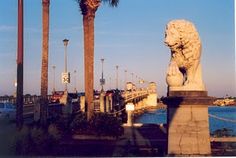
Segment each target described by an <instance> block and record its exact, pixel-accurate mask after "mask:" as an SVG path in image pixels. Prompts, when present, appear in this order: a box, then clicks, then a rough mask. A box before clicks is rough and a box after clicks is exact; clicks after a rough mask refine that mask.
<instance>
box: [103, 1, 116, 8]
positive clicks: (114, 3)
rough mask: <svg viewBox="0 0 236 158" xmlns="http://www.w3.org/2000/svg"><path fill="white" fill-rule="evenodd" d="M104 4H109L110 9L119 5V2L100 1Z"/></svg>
mask: <svg viewBox="0 0 236 158" xmlns="http://www.w3.org/2000/svg"><path fill="white" fill-rule="evenodd" d="M102 2H104V3H109V5H110V6H112V7H117V6H118V4H119V0H102Z"/></svg>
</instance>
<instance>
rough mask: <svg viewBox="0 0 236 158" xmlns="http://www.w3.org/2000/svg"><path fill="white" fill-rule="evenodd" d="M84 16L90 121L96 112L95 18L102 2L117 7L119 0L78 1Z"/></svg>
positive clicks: (87, 101)
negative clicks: (94, 102) (94, 100)
mask: <svg viewBox="0 0 236 158" xmlns="http://www.w3.org/2000/svg"><path fill="white" fill-rule="evenodd" d="M76 1H77V3H78V4H79V6H80V10H81V12H82V15H83V28H84V67H85V71H84V72H85V74H84V76H85V104H86V107H87V119H88V120H89V119H90V118H91V117H92V115H93V111H94V105H93V90H94V74H93V73H94V70H93V68H94V18H95V13H96V11H97V9H98V7H99V6H100V4H101V1H102V2H105V3H109V5H110V6H112V7H116V6H117V5H118V3H119V0H76Z"/></svg>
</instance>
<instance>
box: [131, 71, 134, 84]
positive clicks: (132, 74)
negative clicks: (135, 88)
mask: <svg viewBox="0 0 236 158" xmlns="http://www.w3.org/2000/svg"><path fill="white" fill-rule="evenodd" d="M131 76H132V80H131V81H132V83H134V73H133V72H132V73H131Z"/></svg>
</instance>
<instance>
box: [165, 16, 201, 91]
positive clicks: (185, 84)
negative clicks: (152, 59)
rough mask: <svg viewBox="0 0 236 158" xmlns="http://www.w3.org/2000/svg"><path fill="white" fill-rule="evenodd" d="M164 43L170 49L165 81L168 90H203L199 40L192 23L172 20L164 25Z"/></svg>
mask: <svg viewBox="0 0 236 158" xmlns="http://www.w3.org/2000/svg"><path fill="white" fill-rule="evenodd" d="M165 44H166V45H167V46H169V48H170V50H171V59H170V64H169V67H168V71H167V76H166V81H167V84H168V86H169V90H198V91H202V90H205V86H204V84H203V81H202V70H201V64H200V57H201V40H200V37H199V35H198V32H197V30H196V28H195V27H194V25H193V24H192V23H191V22H189V21H186V20H173V21H170V22H169V23H168V24H167V25H166V30H165Z"/></svg>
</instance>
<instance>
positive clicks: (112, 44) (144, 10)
mask: <svg viewBox="0 0 236 158" xmlns="http://www.w3.org/2000/svg"><path fill="white" fill-rule="evenodd" d="M234 8H235V6H234V0H120V3H119V5H118V7H117V8H112V7H110V6H108V5H107V4H102V5H101V6H100V7H99V8H98V10H97V12H96V17H95V51H94V54H95V58H94V75H95V80H94V84H95V89H98V90H99V89H101V87H100V85H99V79H100V78H101V67H102V66H101V60H100V59H101V58H104V59H105V61H104V78H105V80H106V84H105V89H109V88H115V87H116V85H115V78H116V68H115V66H116V65H118V66H119V69H118V78H119V85H118V86H119V88H123V87H124V85H125V84H124V80H125V72H124V71H125V70H127V81H131V80H132V79H131V73H134V81H135V82H136V81H137V80H136V78H142V79H144V80H146V81H148V82H151V81H152V82H156V83H157V92H158V95H159V96H166V89H167V84H166V81H165V77H166V71H167V67H168V64H169V61H170V50H169V48H168V47H167V46H165V45H164V42H163V41H164V32H165V26H166V24H167V23H168V22H169V21H170V20H174V19H186V20H189V21H191V22H192V23H194V25H195V27H196V28H197V30H198V32H199V35H200V38H201V41H202V56H201V63H202V71H203V81H204V83H205V85H206V90H207V91H208V94H209V95H211V96H217V97H223V96H226V95H229V96H236V75H235V67H236V65H235V59H236V58H235V18H234V17H235V15H234V14H235V13H234ZM82 26H83V25H82V15H81V12H80V10H79V7H78V5H77V4H76V2H75V0H51V4H50V37H49V93H51V91H52V88H53V86H52V85H53V68H52V66H53V65H55V66H56V68H55V78H56V80H55V88H56V90H63V89H64V85H63V84H62V83H61V73H62V72H63V71H64V45H63V42H62V40H63V39H65V38H67V39H69V44H68V49H67V50H68V71H69V72H71V83H70V84H69V85H68V89H69V91H73V89H74V87H76V88H77V90H78V91H83V90H84V70H83V69H84V66H83V58H84V56H83V30H82ZM24 31H25V32H24V94H27V93H30V94H40V75H41V74H40V73H41V49H42V48H41V47H42V44H41V40H42V5H41V0H24ZM0 43H1V44H0V95H5V94H8V95H12V94H13V93H14V92H15V89H16V88H15V86H14V82H15V80H16V51H17V0H7V1H3V0H1V1H0ZM75 70H76V73H75ZM136 76H137V77H136ZM138 86H143V87H144V86H147V83H146V84H144V85H138Z"/></svg>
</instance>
